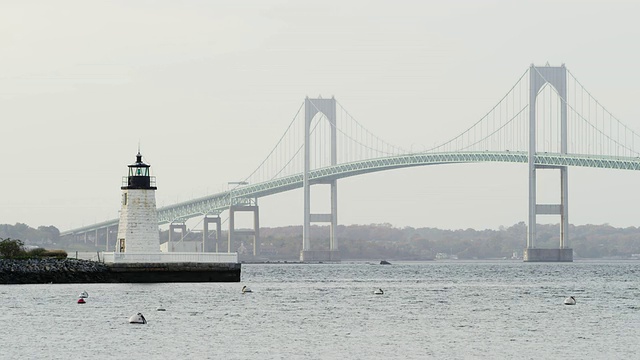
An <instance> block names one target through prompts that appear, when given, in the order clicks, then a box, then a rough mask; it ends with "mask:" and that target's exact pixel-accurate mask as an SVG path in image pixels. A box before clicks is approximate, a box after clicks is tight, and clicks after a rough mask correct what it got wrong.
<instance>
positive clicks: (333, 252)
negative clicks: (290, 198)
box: [300, 97, 340, 262]
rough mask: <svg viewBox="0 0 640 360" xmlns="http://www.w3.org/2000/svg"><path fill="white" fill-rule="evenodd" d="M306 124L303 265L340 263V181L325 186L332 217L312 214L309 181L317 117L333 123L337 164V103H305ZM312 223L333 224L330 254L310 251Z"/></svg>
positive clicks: (332, 100) (313, 100)
mask: <svg viewBox="0 0 640 360" xmlns="http://www.w3.org/2000/svg"><path fill="white" fill-rule="evenodd" d="M304 107H305V122H304V132H305V137H304V174H303V191H304V223H303V227H302V251H301V253H300V260H301V261H304V262H321V261H339V260H340V252H339V250H338V240H337V238H336V228H337V226H338V215H337V214H338V182H337V180H329V181H327V182H325V184H329V185H330V186H331V213H329V214H312V213H311V182H310V180H309V171H310V170H311V169H310V167H311V161H310V152H311V146H310V142H311V141H310V134H311V121H312V120H313V118H314V117H315V116H316V115H317V114H318V113H322V114H324V115H325V116H326V117H327V119H328V120H329V122H330V123H331V154H330V156H331V165H336V164H337V155H336V154H337V153H336V99H335V98H331V99H309V98H308V97H307V98H306V99H305V102H304ZM312 222H328V223H330V230H329V231H330V234H329V251H321V250H311V243H310V241H309V231H310V228H311V223H312Z"/></svg>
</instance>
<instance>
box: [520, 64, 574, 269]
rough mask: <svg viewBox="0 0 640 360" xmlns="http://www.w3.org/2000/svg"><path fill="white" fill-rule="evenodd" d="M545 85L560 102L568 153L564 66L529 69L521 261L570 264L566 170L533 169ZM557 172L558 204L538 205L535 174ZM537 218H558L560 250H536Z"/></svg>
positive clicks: (562, 137) (562, 144)
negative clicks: (525, 207) (524, 233)
mask: <svg viewBox="0 0 640 360" xmlns="http://www.w3.org/2000/svg"><path fill="white" fill-rule="evenodd" d="M546 84H549V85H550V86H553V87H554V88H555V89H556V91H557V92H558V95H559V96H560V97H561V101H560V152H561V153H562V154H566V153H567V103H566V99H567V69H566V68H565V66H564V64H563V65H562V66H558V67H551V66H541V67H539V66H535V65H533V64H532V65H531V67H530V69H529V87H530V88H529V158H528V164H529V219H528V223H529V224H528V225H529V226H528V234H527V248H526V249H525V251H524V257H523V258H524V261H526V262H534V261H573V250H572V249H570V248H568V247H567V246H568V238H569V232H568V231H569V197H568V173H567V167H566V166H541V165H536V163H535V157H536V99H537V97H538V92H539V91H540V90H541V89H542V87H543V86H544V85H546ZM538 169H540V170H542V169H555V170H560V204H538V203H537V200H536V170H538ZM538 215H560V247H559V249H538V248H536V247H535V240H536V219H537V216H538Z"/></svg>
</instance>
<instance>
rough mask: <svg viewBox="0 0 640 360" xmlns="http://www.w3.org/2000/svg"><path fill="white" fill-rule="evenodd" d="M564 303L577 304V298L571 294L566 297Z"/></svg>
mask: <svg viewBox="0 0 640 360" xmlns="http://www.w3.org/2000/svg"><path fill="white" fill-rule="evenodd" d="M564 304H565V305H575V304H576V298H574V297H573V296H569V297H568V298H566V299H564Z"/></svg>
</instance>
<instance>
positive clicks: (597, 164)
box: [60, 151, 640, 236]
mask: <svg viewBox="0 0 640 360" xmlns="http://www.w3.org/2000/svg"><path fill="white" fill-rule="evenodd" d="M527 159H528V154H527V153H526V152H517V151H497V152H496V151H480V152H449V153H447V152H445V153H417V154H405V155H396V156H390V157H382V158H376V159H368V160H362V161H357V162H351V163H344V164H338V165H335V166H329V167H326V168H321V169H315V170H312V171H310V173H309V181H310V183H311V184H322V183H325V182H328V181H331V180H336V179H342V178H347V177H351V176H356V175H361V174H367V173H373V172H378V171H385V170H392V169H400V168H408V167H415V166H426V165H441V164H460V163H481V162H506V163H527ZM535 161H536V164H537V165H544V166H576V167H590V168H600V169H621V170H640V157H616V156H593V155H574V154H565V155H563V154H559V153H538V154H536V160H535ZM302 182H303V174H302V173H300V174H296V175H290V176H285V177H281V178H277V179H273V180H270V181H265V182H262V183H257V184H249V185H246V186H243V187H240V188H236V189H232V190H228V191H224V192H220V193H217V194H213V195H209V196H205V197H201V198H197V199H193V200H189V201H184V202H180V203H177V204H174V205H169V206H165V207H161V208H158V225H162V224H167V223H171V222H173V221H184V220H186V219H189V218H192V217H196V216H203V215H218V214H220V213H221V212H223V211H224V210H227V209H228V208H229V206H230V205H231V204H232V202H233V205H237V204H243V203H246V202H247V201H248V200H249V199H251V198H260V197H264V196H268V195H273V194H277V193H281V192H285V191H289V190H293V189H298V188H301V187H302V185H303V184H302ZM116 225H118V219H113V220H108V221H103V222H100V223H96V224H93V225H88V226H84V227H80V228H77V229H72V230H67V231H63V232H61V233H60V235H61V236H65V235H72V234H83V233H86V232H90V231H96V230H100V229H105V228H107V227H113V226H116Z"/></svg>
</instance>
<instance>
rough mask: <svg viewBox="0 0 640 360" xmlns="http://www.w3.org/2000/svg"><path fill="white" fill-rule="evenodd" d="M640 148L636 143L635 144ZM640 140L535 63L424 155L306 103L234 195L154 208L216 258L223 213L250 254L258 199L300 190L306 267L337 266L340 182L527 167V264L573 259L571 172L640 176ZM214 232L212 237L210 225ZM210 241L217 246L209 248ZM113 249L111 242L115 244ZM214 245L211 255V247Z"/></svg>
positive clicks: (566, 77)
mask: <svg viewBox="0 0 640 360" xmlns="http://www.w3.org/2000/svg"><path fill="white" fill-rule="evenodd" d="M636 144H637V145H636ZM639 147H640V138H638V134H637V133H636V132H635V131H633V130H632V129H631V128H630V127H628V126H626V125H625V124H624V123H622V122H621V121H620V120H619V119H618V118H616V117H615V116H614V115H613V114H612V113H611V112H610V111H609V110H608V109H607V108H605V107H604V106H603V105H602V104H601V103H600V102H599V101H598V100H597V99H595V98H594V97H593V96H592V94H591V93H590V92H589V91H588V90H587V89H586V88H585V87H584V86H583V85H582V83H581V82H580V81H578V79H577V78H576V77H575V76H574V75H573V73H571V72H570V71H569V70H568V69H567V68H566V67H565V66H564V65H562V66H548V65H547V66H535V65H531V66H530V67H529V68H528V69H526V71H525V72H524V73H523V74H522V75H521V76H520V77H519V78H518V80H517V81H516V82H515V84H514V85H513V86H512V87H511V88H510V89H509V90H508V91H507V92H506V94H505V95H504V96H503V97H502V98H501V99H500V100H499V101H498V103H497V104H496V105H495V106H494V107H493V108H491V109H489V111H488V112H487V113H486V114H484V116H482V117H480V118H479V119H478V120H477V121H475V122H474V123H472V124H471V126H469V127H468V128H467V129H466V130H465V131H463V132H462V133H460V134H458V135H457V136H454V137H452V138H451V139H449V140H448V141H445V142H442V143H441V144H440V145H437V146H434V147H432V148H430V149H427V150H424V151H420V152H413V151H407V150H406V149H405V148H403V147H401V146H397V145H393V144H390V143H388V142H386V141H385V140H383V139H382V138H380V137H379V136H376V135H375V134H374V133H373V132H371V131H369V130H368V129H367V128H366V127H365V126H364V125H363V123H362V122H359V121H357V120H356V119H355V117H354V116H352V115H351V114H350V113H349V112H348V111H347V110H346V109H345V108H344V106H343V105H342V104H341V103H340V102H338V101H337V100H336V99H335V98H330V99H322V98H315V99H310V98H306V99H305V100H304V102H303V103H302V104H301V105H300V107H299V108H298V109H297V112H296V114H295V115H294V116H293V118H292V120H291V122H290V123H289V126H288V127H287V129H286V130H285V132H284V134H283V135H282V136H281V137H280V139H279V140H278V142H277V143H276V145H275V146H274V147H273V148H272V149H271V150H270V151H269V153H268V155H267V156H266V157H265V159H264V160H263V161H262V163H260V165H259V166H258V167H257V168H256V169H255V170H254V171H253V172H252V173H250V174H249V175H248V176H247V177H246V178H245V179H244V180H243V181H240V182H236V183H235V187H233V188H231V189H229V190H227V191H223V192H219V193H216V194H212V195H209V196H205V197H201V198H197V199H193V200H190V201H185V202H180V203H176V204H173V205H170V206H165V207H162V208H159V209H158V218H159V225H163V224H170V227H169V229H170V231H169V243H171V241H172V236H173V234H174V230H176V229H180V230H181V231H182V233H183V236H184V234H185V233H186V225H185V224H184V222H185V221H186V220H187V219H190V218H194V217H202V223H203V227H204V229H203V246H202V249H203V250H205V249H206V250H207V251H219V249H218V240H219V239H220V238H221V224H222V220H221V217H220V216H221V214H222V213H223V212H228V226H229V229H228V233H227V234H228V235H227V236H228V238H227V249H226V250H227V251H228V252H231V244H232V240H233V238H234V237H235V236H237V235H239V234H243V235H249V236H252V237H253V254H254V255H256V243H257V241H258V239H259V207H258V199H259V198H261V197H264V196H268V195H273V194H277V193H281V192H285V191H289V190H293V189H298V188H303V189H304V190H303V191H304V200H303V201H304V204H303V205H304V206H303V209H304V210H303V213H304V214H303V234H302V252H301V260H302V261H332V260H338V259H339V256H340V255H339V254H340V253H339V246H338V245H339V244H338V239H337V238H336V234H335V232H336V227H337V223H338V217H337V210H338V209H337V198H338V195H337V185H338V182H337V181H338V180H339V179H342V178H346V177H350V176H355V175H362V174H368V173H374V172H379V171H386V170H392V169H399V168H407V167H414V166H425V165H440V164H452V163H480V162H508V163H524V164H527V165H528V169H529V172H528V174H529V192H528V204H529V205H528V230H527V231H528V233H527V243H526V248H525V260H529V261H571V260H572V250H571V249H570V248H569V242H568V239H569V234H568V229H569V202H568V168H569V167H574V166H577V167H591V168H604V169H625V170H640V148H639ZM542 170H552V171H559V172H560V183H559V184H558V186H559V188H560V201H559V202H558V203H556V204H539V203H538V202H537V200H536V175H537V172H538V171H542ZM320 184H323V185H328V186H330V195H329V196H330V203H331V207H330V212H329V213H323V214H315V213H311V211H310V209H311V206H310V204H311V200H312V199H311V192H310V188H311V186H312V185H320ZM239 211H247V212H252V213H253V216H254V221H253V222H254V224H253V225H254V226H253V229H251V230H236V229H235V214H236V212H239ZM538 215H559V216H560V243H559V246H558V248H557V249H537V248H536V218H537V216H538ZM311 223H328V224H329V225H330V227H329V229H330V230H329V231H330V234H329V250H326V251H320V250H312V249H311V244H310V239H309V229H310V224H311ZM210 224H215V225H216V229H215V231H213V232H210V231H209V225H210ZM117 226H118V219H113V220H108V221H104V222H101V223H96V224H93V225H89V226H84V227H81V228H77V229H72V230H67V231H64V232H62V233H61V236H75V237H84V239H85V241H87V238H88V237H92V238H93V240H94V241H95V243H96V245H98V239H99V238H100V237H101V234H104V236H102V237H104V244H105V245H106V246H109V244H110V241H111V240H110V239H109V233H110V230H113V229H115V228H117ZM212 238H215V240H212ZM113 241H114V242H115V239H113ZM212 244H215V249H214V248H213V245H212Z"/></svg>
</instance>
